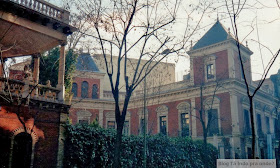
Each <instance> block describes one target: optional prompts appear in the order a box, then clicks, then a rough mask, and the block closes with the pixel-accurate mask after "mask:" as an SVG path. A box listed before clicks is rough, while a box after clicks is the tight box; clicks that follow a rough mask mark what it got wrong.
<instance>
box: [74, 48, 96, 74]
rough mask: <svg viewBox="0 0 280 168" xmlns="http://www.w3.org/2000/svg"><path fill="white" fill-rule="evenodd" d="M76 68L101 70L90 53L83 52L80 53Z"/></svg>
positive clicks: (80, 69)
mask: <svg viewBox="0 0 280 168" xmlns="http://www.w3.org/2000/svg"><path fill="white" fill-rule="evenodd" d="M76 69H77V70H79V71H88V72H100V71H99V69H98V67H97V65H96V64H95V62H94V60H93V58H92V57H91V55H90V54H89V53H82V54H80V55H79V57H78V59H77V63H76Z"/></svg>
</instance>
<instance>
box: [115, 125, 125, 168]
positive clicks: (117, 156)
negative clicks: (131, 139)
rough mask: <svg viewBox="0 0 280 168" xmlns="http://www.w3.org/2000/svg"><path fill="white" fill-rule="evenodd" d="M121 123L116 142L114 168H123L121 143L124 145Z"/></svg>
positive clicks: (118, 126)
mask: <svg viewBox="0 0 280 168" xmlns="http://www.w3.org/2000/svg"><path fill="white" fill-rule="evenodd" d="M121 123H122V121H121V122H120V125H119V124H117V136H116V141H115V151H114V163H113V167H114V168H120V167H121V143H122V128H123V127H122V126H121V125H123V124H121Z"/></svg>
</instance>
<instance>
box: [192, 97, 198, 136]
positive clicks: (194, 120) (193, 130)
mask: <svg viewBox="0 0 280 168" xmlns="http://www.w3.org/2000/svg"><path fill="white" fill-rule="evenodd" d="M191 110H192V111H191V114H192V117H191V120H192V129H191V131H192V132H191V136H192V138H196V136H197V130H196V119H197V118H196V110H195V98H191Z"/></svg>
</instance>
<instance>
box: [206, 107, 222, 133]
mask: <svg viewBox="0 0 280 168" xmlns="http://www.w3.org/2000/svg"><path fill="white" fill-rule="evenodd" d="M207 117H208V121H207V122H210V125H209V126H210V128H209V132H208V135H209V136H213V135H217V134H219V123H218V110H217V109H212V110H208V111H207Z"/></svg>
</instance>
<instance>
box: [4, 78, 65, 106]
mask: <svg viewBox="0 0 280 168" xmlns="http://www.w3.org/2000/svg"><path fill="white" fill-rule="evenodd" d="M0 83H1V89H0V94H4V95H8V96H9V95H10V96H12V97H19V98H27V97H28V98H31V99H36V100H42V101H48V102H58V94H59V92H60V90H59V89H57V88H54V87H51V86H50V85H41V84H34V83H32V82H30V81H28V80H24V81H20V80H14V79H6V78H0Z"/></svg>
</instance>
